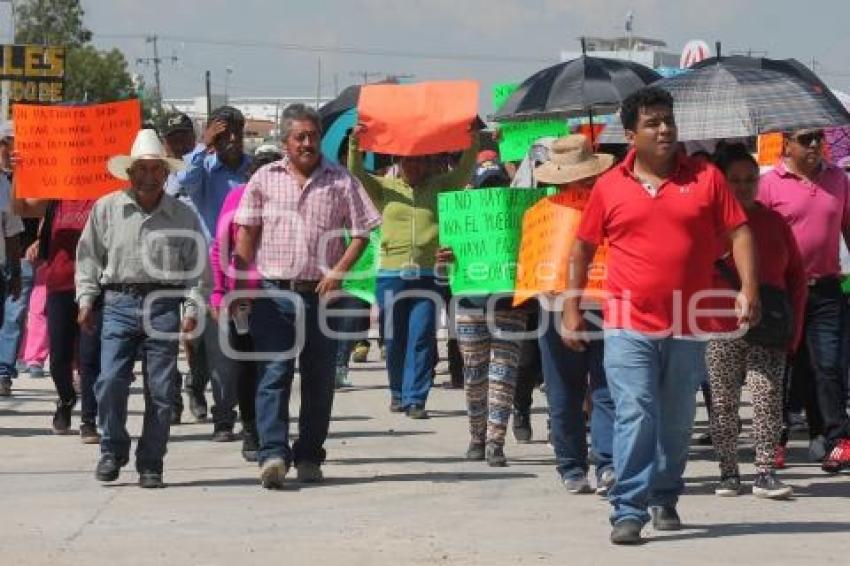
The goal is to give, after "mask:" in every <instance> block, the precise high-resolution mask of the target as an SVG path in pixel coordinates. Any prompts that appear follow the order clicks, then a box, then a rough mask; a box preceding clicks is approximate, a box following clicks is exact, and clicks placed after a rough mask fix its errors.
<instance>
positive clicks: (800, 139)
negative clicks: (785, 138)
mask: <svg viewBox="0 0 850 566" xmlns="http://www.w3.org/2000/svg"><path fill="white" fill-rule="evenodd" d="M823 137H824V136H823V132H809V133H807V134H800V135H798V136H794V141H796V142H797V143H798V144H800V145H802V146H803V147H810V146H811V145H812V144H813V143H816V144H817V145H820V144H821V142H823Z"/></svg>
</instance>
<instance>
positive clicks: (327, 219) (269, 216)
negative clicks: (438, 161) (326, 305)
mask: <svg viewBox="0 0 850 566" xmlns="http://www.w3.org/2000/svg"><path fill="white" fill-rule="evenodd" d="M290 167H291V165H290V164H289V161H288V160H287V159H286V158H284V159H282V160H280V161H276V162H274V163H271V164H269V165H266V166H265V167H262V168H261V169H259V170H258V171H257V172H256V173H255V174H254V176H253V177H251V180H250V181H249V182H248V185H247V187H246V188H245V194H244V195H243V197H242V201H241V202H240V204H239V209H238V210H237V212H236V216H235V218H234V222H235V223H236V224H240V225H242V226H262V230H261V232H260V236H259V242H258V243H257V256H256V265H257V270H258V271H259V272H260V275H261V276H262V277H263V278H264V279H298V280H304V281H319V280H321V279H322V277H323V276H324V275H325V274H326V273H327V272H328V271H329V270H331V269H333V267H334V265H336V263H337V262H338V261H339V260H340V258H341V257H342V255H343V253H344V252H345V248H346V244H345V238H344V236H345V234H346V232H348V233H350V234H351V235H352V236H353V237H367V236H368V235H369V232H370V231H371V230H373V229H374V228H376V227H378V226H379V225H380V224H381V216H380V214H379V213H378V211H377V210H376V209H375V206H374V205H373V204H372V201H371V200H369V197H368V195H367V194H366V191H365V190H364V189H363V186H362V185H361V184H360V182H359V181H358V180H357V179H355V178H354V177H353V176H352V175H351V174H349V172H348V171H346V170H345V169H344V168H342V167H340V166H339V165H336V164H334V163H330V162H329V161H327V160H326V159H322V161H321V162H320V163H319V165H318V166H317V167H316V169H315V170H314V171H313V173H312V175H310V178H309V179H307V181H306V183H305V184H304V186H303V188H302V187H301V185H300V183H299V181H298V179H297V177H296V176H295V175H293V174H292V173H291V171H290Z"/></svg>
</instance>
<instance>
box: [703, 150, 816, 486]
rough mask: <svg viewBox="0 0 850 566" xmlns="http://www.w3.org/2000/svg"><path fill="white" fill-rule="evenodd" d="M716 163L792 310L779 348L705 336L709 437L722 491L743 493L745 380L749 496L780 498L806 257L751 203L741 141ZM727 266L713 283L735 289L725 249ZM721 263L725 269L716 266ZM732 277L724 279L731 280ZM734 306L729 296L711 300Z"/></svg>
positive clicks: (748, 161) (767, 271) (720, 324)
mask: <svg viewBox="0 0 850 566" xmlns="http://www.w3.org/2000/svg"><path fill="white" fill-rule="evenodd" d="M717 162H718V165H719V166H720V168H721V169H722V171H723V173H724V175H725V176H726V179H727V181H728V182H729V185H730V187H731V188H732V190H733V191H734V193H735V197H736V198H737V199H738V201H739V202H740V203H741V206H742V207H743V208H744V211H745V213H746V215H747V223H748V224H749V226H750V229H751V230H752V233H753V238H754V240H755V244H756V249H757V252H758V259H759V261H758V266H759V273H758V275H759V282H760V283H761V284H762V285H765V284H766V285H770V286H772V287H775V288H777V289H781V290H782V291H784V292H785V294H786V296H787V298H788V301H789V303H790V304H791V307H792V310H793V314H794V329H793V330H794V333H793V337H792V338H791V339H790V341H789V342H788V343H787V344H786V346H785V348H782V347H768V346H765V345H762V344H755V343H752V342H750V341H747V340H746V338H745V337H741V336H739V335H737V334H736V335H734V336H737V337H735V338H732V337H731V336H730V337H721V338H718V339H713V340H710V341H709V343H708V346H707V348H706V353H705V356H706V366H707V368H708V373H709V380H710V383H711V394H712V395H711V411H710V413H709V419H710V422H711V438H712V441H713V444H714V448H715V450H716V451H717V457H718V460H719V461H720V483H719V484H718V486H717V488H716V489H715V493H716V494H717V495H719V496H725V497H728V496H735V495H738V494H739V493H740V492H741V480H740V476H739V472H738V458H737V442H738V406H739V404H740V399H741V387H742V385H743V382H744V380H745V379H746V381H747V382H748V383H749V388H750V392H751V394H752V403H753V437H754V444H755V452H756V458H755V466H756V478H755V481H754V483H753V494H754V495H756V496H757V497H766V498H771V499H783V498H787V497H790V496H791V494H792V488H791V486H789V485H786V484H784V483H782V482H781V481H780V480H779V479H778V478H777V477H776V473H775V469H776V467H777V466H776V453H777V450H781V447H780V437H781V431H782V402H783V391H784V387H783V379H784V375H785V359H786V356H787V354H788V353H789V352H793V351H794V350H796V348H797V346H798V344H799V343H800V338H801V336H802V332H803V312H804V305H805V301H806V278H805V270H804V268H803V260H802V258H801V256H800V251H799V249H798V248H797V243H796V241H795V239H794V235H793V234H792V232H791V228H790V227H789V226H788V224H787V223H786V222H785V220H784V219H783V218H782V216H781V215H779V214H778V213H776V212H774V211H773V210H770V209H769V208H767V207H765V206H763V205H762V204H760V203H758V202H756V200H755V195H756V188H757V187H758V183H759V167H758V164H757V163H756V161H755V159H753V157H752V155H750V153H749V152H748V151H747V149H746V148H745V147H744V146H741V145H733V146H727V147H726V148H725V149H724V150H722V151H721V152H720V154H719V155H718V157H717ZM723 261H724V262H725V266H726V268H724V269H722V270H721V269H720V268H718V269H717V273H716V274H715V287H716V288H717V289H733V287H735V285H733V283H732V281H734V279H735V278H737V274H736V273H735V268H734V263H732V262H731V260H730V258H729V254H727V256H726V257H725V258H724V260H723ZM721 267H722V266H721ZM730 279H731V280H732V281H729V280H730ZM715 306H718V307H725V309H726V310H729V311H731V310H733V309H734V300H732V299H731V298H730V300H729V301H728V304H725V305H715ZM711 322H712V328H711V330H712V331H715V332H720V333H721V335H722V333H729V332H734V331H735V330H737V324H736V321H735V320H734V319H733V318H728V319H719V318H717V319H713V320H712V321H711Z"/></svg>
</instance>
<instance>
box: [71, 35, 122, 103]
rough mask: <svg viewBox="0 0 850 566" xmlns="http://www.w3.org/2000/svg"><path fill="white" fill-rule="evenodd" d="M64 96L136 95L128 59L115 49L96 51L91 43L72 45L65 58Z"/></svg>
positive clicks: (97, 98)
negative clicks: (79, 45)
mask: <svg viewBox="0 0 850 566" xmlns="http://www.w3.org/2000/svg"><path fill="white" fill-rule="evenodd" d="M65 71H66V72H65V98H66V99H67V100H79V101H85V102H103V101H106V100H115V99H120V98H128V97H130V96H135V95H136V91H135V89H134V88H133V81H132V80H131V78H130V75H129V74H128V73H127V61H126V59H124V54H123V53H121V51H119V50H118V49H112V50H111V51H98V50H97V49H95V48H94V47H92V46H91V45H85V46H82V47H75V48H73V49H71V50H70V51H69V52H68V56H67V59H66V60H65Z"/></svg>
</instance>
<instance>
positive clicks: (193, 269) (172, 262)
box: [75, 189, 210, 316]
mask: <svg viewBox="0 0 850 566" xmlns="http://www.w3.org/2000/svg"><path fill="white" fill-rule="evenodd" d="M209 281H210V272H209V261H208V255H207V248H206V243H205V241H204V237H203V233H202V231H201V224H200V221H199V220H198V217H197V215H196V214H195V212H194V211H193V210H191V209H190V208H189V207H188V206H186V205H185V204H183V203H182V202H180V201H178V200H177V199H175V198H174V197H171V196H169V195H167V194H163V195H162V200H161V201H160V203H159V205H158V206H157V207H156V208H155V209H154V210H153V211H151V212H150V213H148V212H145V211H144V210H143V209H142V208H141V207H140V206H139V205H138V204H137V203H136V201H135V199H134V198H133V196H132V193H131V191H130V190H129V189H127V190H123V191H118V192H115V193H111V194H109V195H106V196H105V197H102V198H101V199H99V200H98V201H97V202H96V203H95V205H94V207H93V208H92V211H91V215H90V216H89V220H88V222H87V223H86V227H85V229H84V230H83V234H82V236H81V237H80V242H79V244H78V245H77V269H76V274H75V282H76V288H77V302H78V303H79V305H80V307H91V306H92V304H94V301H95V299H96V298H97V296H98V295H100V293H101V288H102V287H103V286H105V285H111V284H126V283H154V284H161V285H174V286H185V287H186V288H188V289H189V300H188V301H187V305H186V314H187V315H189V316H192V315H196V314H197V306H198V305H202V304H204V301H205V300H206V297H207V295H208V292H209V288H210V284H209Z"/></svg>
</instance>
